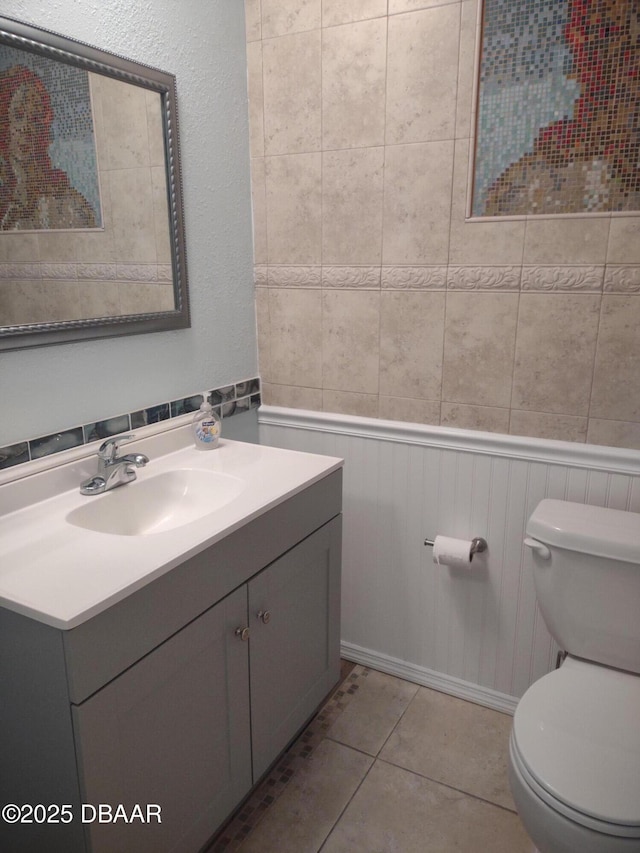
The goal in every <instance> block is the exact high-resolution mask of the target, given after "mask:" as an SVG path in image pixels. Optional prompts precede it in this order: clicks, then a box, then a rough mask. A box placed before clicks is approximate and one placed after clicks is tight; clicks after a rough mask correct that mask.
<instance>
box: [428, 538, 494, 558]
mask: <svg viewBox="0 0 640 853" xmlns="http://www.w3.org/2000/svg"><path fill="white" fill-rule="evenodd" d="M424 544H425V545H429V546H430V547H431V548H433V546H434V545H435V540H434V539H425V540H424ZM488 547H489V546H488V545H487V540H486V539H483V538H482V536H475V537H474V538H473V539H472V540H471V556H472V557H473V555H474V554H482V552H483V551H486V550H487V548H488Z"/></svg>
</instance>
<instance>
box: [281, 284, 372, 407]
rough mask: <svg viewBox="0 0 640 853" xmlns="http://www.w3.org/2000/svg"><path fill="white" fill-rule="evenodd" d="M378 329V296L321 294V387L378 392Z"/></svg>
mask: <svg viewBox="0 0 640 853" xmlns="http://www.w3.org/2000/svg"><path fill="white" fill-rule="evenodd" d="M272 322H273V321H272ZM379 326H380V294H379V293H375V292H374V291H354V290H346V291H339V292H338V291H333V290H326V291H324V292H323V294H322V387H323V388H324V389H325V390H333V391H357V392H360V393H363V394H377V393H378V363H379ZM301 384H303V383H301Z"/></svg>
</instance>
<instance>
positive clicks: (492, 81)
mask: <svg viewBox="0 0 640 853" xmlns="http://www.w3.org/2000/svg"><path fill="white" fill-rule="evenodd" d="M639 158H640V3H639V2H638V0H484V7H483V27H482V45H481V58H480V69H479V80H478V118H477V128H476V151H475V164H474V176H473V178H474V180H473V183H474V186H473V201H472V206H471V213H472V216H523V215H546V216H548V215H550V214H584V213H599V212H620V211H638V210H640V169H639V168H638V163H639Z"/></svg>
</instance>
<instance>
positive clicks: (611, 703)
mask: <svg viewBox="0 0 640 853" xmlns="http://www.w3.org/2000/svg"><path fill="white" fill-rule="evenodd" d="M509 782H510V785H511V791H512V793H513V797H514V800H515V803H516V808H517V810H518V813H519V814H520V817H521V819H522V822H523V824H524V826H525V828H526V829H527V831H528V833H529V835H530V836H531V838H532V840H533V841H534V843H535V844H536V846H537V848H538V850H539V851H540V853H637V851H640V677H638V676H637V675H632V674H629V673H624V672H620V671H619V670H614V669H609V668H607V667H602V666H600V665H598V664H592V663H588V662H585V661H580V660H577V659H575V658H572V657H567V658H566V659H565V662H564V664H563V665H562V667H561V668H560V669H557V670H555V672H552V673H549V675H546V676H544V677H543V678H541V679H540V680H539V681H537V682H535V684H534V685H533V686H532V687H531V688H529V690H528V691H527V693H526V694H525V695H524V697H523V699H522V700H521V701H520V703H519V705H518V707H517V709H516V712H515V715H514V721H513V728H512V731H511V738H510V742H509Z"/></svg>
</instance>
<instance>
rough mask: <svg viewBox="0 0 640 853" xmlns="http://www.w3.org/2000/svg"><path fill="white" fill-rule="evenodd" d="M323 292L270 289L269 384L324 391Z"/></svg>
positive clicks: (267, 377)
mask: <svg viewBox="0 0 640 853" xmlns="http://www.w3.org/2000/svg"><path fill="white" fill-rule="evenodd" d="M320 312H321V303H320V291H319V290H297V289H275V288H269V323H270V332H271V350H270V360H269V373H268V375H267V376H266V377H265V378H266V379H267V381H269V382H272V383H277V384H279V385H302V386H308V387H312V388H314V387H315V388H320V387H321V382H322V357H321V352H322V350H321V345H322V341H321V324H320V317H321V313H320Z"/></svg>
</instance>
